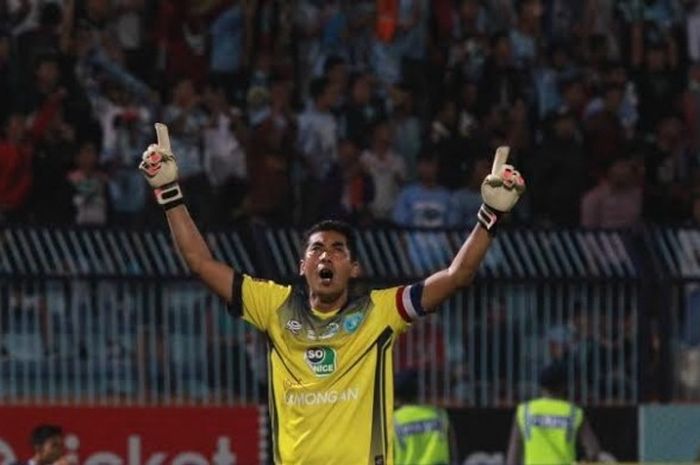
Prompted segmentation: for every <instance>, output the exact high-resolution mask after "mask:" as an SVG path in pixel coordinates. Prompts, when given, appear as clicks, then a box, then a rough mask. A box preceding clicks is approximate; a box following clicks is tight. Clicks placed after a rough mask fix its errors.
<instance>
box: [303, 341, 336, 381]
mask: <svg viewBox="0 0 700 465" xmlns="http://www.w3.org/2000/svg"><path fill="white" fill-rule="evenodd" d="M304 358H305V359H306V363H307V364H308V365H309V367H310V368H311V371H313V372H314V374H315V375H316V376H317V377H318V378H324V377H326V376H328V375H331V374H332V373H333V372H335V368H336V364H337V359H338V356H337V354H336V352H335V349H333V348H331V347H311V348H309V349H306V352H305V353H304Z"/></svg>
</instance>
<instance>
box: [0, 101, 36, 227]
mask: <svg viewBox="0 0 700 465" xmlns="http://www.w3.org/2000/svg"><path fill="white" fill-rule="evenodd" d="M25 121H26V119H25V117H24V115H23V114H21V113H14V114H10V115H9V116H8V117H7V118H6V119H5V120H4V121H3V124H2V129H3V130H2V139H0V220H5V221H17V220H21V219H26V216H25V215H26V210H25V206H26V204H27V201H28V199H29V195H30V193H31V188H32V156H33V152H32V147H31V146H30V145H29V143H28V142H27V140H26V138H25V132H26V131H25V129H24V126H25Z"/></svg>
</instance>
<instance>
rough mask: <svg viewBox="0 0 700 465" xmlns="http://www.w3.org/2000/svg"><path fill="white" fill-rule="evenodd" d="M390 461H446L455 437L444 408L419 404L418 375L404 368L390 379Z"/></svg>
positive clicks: (408, 464) (428, 464) (417, 464)
mask: <svg viewBox="0 0 700 465" xmlns="http://www.w3.org/2000/svg"><path fill="white" fill-rule="evenodd" d="M394 386H395V387H394V389H395V392H394V399H395V403H396V407H395V410H394V431H395V434H394V463H395V465H450V464H452V463H453V462H451V461H450V460H451V459H450V458H451V457H452V458H454V457H455V455H456V454H454V451H455V450H456V448H455V441H454V435H453V433H452V428H451V427H450V420H449V418H448V416H447V412H446V411H445V410H444V409H442V408H439V407H433V406H430V405H420V404H418V403H417V399H418V376H417V373H416V372H415V371H407V372H404V373H400V374H399V375H397V376H396V380H395V382H394Z"/></svg>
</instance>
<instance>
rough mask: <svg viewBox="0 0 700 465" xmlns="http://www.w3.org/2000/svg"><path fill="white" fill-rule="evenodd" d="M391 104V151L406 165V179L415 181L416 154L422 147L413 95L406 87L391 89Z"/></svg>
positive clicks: (420, 125) (421, 131) (420, 127)
mask: <svg viewBox="0 0 700 465" xmlns="http://www.w3.org/2000/svg"><path fill="white" fill-rule="evenodd" d="M391 90H392V91H391V94H390V97H391V102H392V105H393V107H394V114H393V122H394V141H393V149H394V150H395V151H396V153H398V154H399V155H400V156H401V158H403V160H404V162H405V164H406V179H407V180H409V181H413V180H415V179H416V164H417V161H418V154H419V153H420V151H421V148H422V146H423V140H422V139H423V125H422V123H421V121H420V119H419V118H418V116H417V115H416V109H415V95H414V93H413V92H412V91H411V89H410V88H408V87H407V86H395V87H392V89H391Z"/></svg>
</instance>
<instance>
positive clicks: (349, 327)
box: [343, 312, 362, 334]
mask: <svg viewBox="0 0 700 465" xmlns="http://www.w3.org/2000/svg"><path fill="white" fill-rule="evenodd" d="M361 322H362V313H360V312H355V313H351V314H349V315H346V316H345V318H344V319H343V329H344V330H345V332H346V333H350V334H352V333H354V332H355V331H357V328H359V327H360V323H361Z"/></svg>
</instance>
